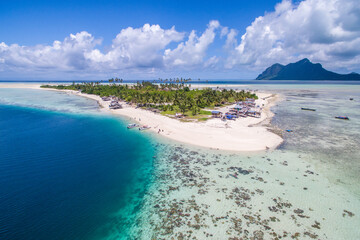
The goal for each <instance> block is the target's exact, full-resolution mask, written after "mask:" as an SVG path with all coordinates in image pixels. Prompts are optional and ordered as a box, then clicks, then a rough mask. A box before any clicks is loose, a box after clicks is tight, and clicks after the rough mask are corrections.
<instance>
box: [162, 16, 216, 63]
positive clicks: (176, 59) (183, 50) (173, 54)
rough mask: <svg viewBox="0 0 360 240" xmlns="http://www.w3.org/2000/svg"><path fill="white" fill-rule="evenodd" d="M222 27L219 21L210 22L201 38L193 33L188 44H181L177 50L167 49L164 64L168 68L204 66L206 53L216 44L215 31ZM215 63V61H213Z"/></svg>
mask: <svg viewBox="0 0 360 240" xmlns="http://www.w3.org/2000/svg"><path fill="white" fill-rule="evenodd" d="M219 27H220V23H219V22H218V21H215V20H213V21H210V23H209V24H208V27H207V29H206V30H205V32H204V33H203V34H202V35H201V36H197V35H196V32H195V31H194V30H193V31H191V33H190V35H189V38H188V40H187V41H186V42H181V43H180V44H179V45H178V46H177V47H176V48H175V49H173V50H171V49H166V50H165V53H164V62H165V64H166V65H167V66H168V67H198V66H199V65H202V64H203V60H204V57H205V56H206V51H207V49H208V48H209V46H210V44H211V43H213V42H214V39H215V34H216V33H215V30H216V29H217V28H219ZM212 62H213V60H212Z"/></svg>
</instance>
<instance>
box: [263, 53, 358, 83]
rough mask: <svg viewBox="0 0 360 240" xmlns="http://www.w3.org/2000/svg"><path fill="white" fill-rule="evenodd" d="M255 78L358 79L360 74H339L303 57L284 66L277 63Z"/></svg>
mask: <svg viewBox="0 0 360 240" xmlns="http://www.w3.org/2000/svg"><path fill="white" fill-rule="evenodd" d="M256 80H360V74H357V73H349V74H339V73H334V72H331V71H328V70H326V69H324V68H323V67H322V66H321V64H320V63H312V62H310V60H309V59H307V58H304V59H302V60H300V61H298V62H296V63H289V64H288V65H286V66H284V65H281V64H279V63H276V64H274V65H272V66H271V67H269V68H267V69H266V70H265V71H264V72H262V73H261V74H260V75H259V76H258V77H257V78H256Z"/></svg>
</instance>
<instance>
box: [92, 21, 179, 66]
mask: <svg viewBox="0 0 360 240" xmlns="http://www.w3.org/2000/svg"><path fill="white" fill-rule="evenodd" d="M183 38H184V33H180V32H177V31H176V30H175V28H174V27H172V28H171V29H166V30H164V29H162V28H161V27H160V26H159V25H149V24H145V25H144V26H143V27H142V28H135V29H134V28H132V27H128V28H126V29H123V30H121V32H120V33H119V34H118V35H117V36H116V38H115V39H114V40H113V43H112V45H111V49H110V50H109V51H108V52H107V53H101V52H100V51H99V50H98V49H95V50H93V51H92V52H90V53H88V54H87V55H86V57H87V58H88V59H90V60H91V61H92V62H93V63H100V64H94V65H97V66H99V67H101V68H104V67H105V66H107V67H110V68H111V69H126V68H142V67H146V68H148V67H162V66H163V59H162V57H163V51H164V48H165V47H166V46H167V45H168V44H169V43H171V42H178V41H180V40H182V39H183Z"/></svg>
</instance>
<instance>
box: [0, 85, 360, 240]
mask: <svg viewBox="0 0 360 240" xmlns="http://www.w3.org/2000/svg"><path fill="white" fill-rule="evenodd" d="M334 86H335V85H324V86H320V85H301V86H299V85H266V86H265V85H264V86H263V85H256V86H249V87H248V88H249V89H250V88H252V89H261V90H273V91H276V92H278V93H280V94H281V95H282V96H283V97H284V101H282V102H279V103H278V104H277V106H275V107H274V108H273V111H274V112H275V113H276V115H275V117H274V119H273V121H272V124H273V125H274V126H275V127H277V128H279V129H282V130H285V129H292V130H293V132H291V133H286V132H285V131H283V136H284V139H285V142H284V144H282V145H281V146H280V148H279V149H278V150H275V151H274V152H269V153H266V152H264V153H252V154H239V153H229V152H222V151H215V150H207V149H204V148H197V147H192V146H186V145H179V144H178V143H175V142H173V141H169V140H167V139H161V138H158V137H157V136H155V135H153V134H149V133H146V134H139V133H138V131H131V132H129V131H127V130H125V126H126V122H125V121H123V120H119V119H117V118H116V119H114V118H113V117H110V116H105V117H104V116H103V115H99V114H97V113H98V112H99V109H98V106H97V103H96V102H95V101H92V100H89V99H86V98H81V97H78V96H73V95H68V94H65V93H58V92H47V91H39V90H19V89H12V90H11V91H6V93H5V92H4V91H5V90H3V89H0V104H2V105H1V109H0V126H1V128H0V131H1V135H0V136H6V137H5V138H4V137H2V138H0V156H2V157H3V158H2V159H5V161H4V160H1V162H0V164H2V165H3V167H2V168H1V171H2V172H1V177H0V179H1V187H0V190H1V192H2V193H3V192H5V193H6V194H1V198H0V201H2V204H1V205H0V207H2V209H1V212H5V213H6V214H4V215H3V216H2V217H1V218H0V226H1V227H0V236H4V237H3V238H4V239H14V238H15V239H17V238H21V239H24V238H26V239H35V238H34V236H37V238H36V239H49V238H51V239H128V238H130V239H131V238H132V239H150V238H151V237H155V238H156V239H169V237H170V236H179V235H176V234H177V233H182V234H184V235H186V236H190V235H191V236H197V237H198V239H204V238H209V237H210V238H211V236H212V239H224V238H223V236H228V237H231V236H242V235H243V236H244V237H251V236H254V234H259V231H261V232H263V234H265V237H267V238H265V239H268V238H273V237H274V235H273V234H274V233H275V234H276V235H277V236H282V237H283V238H286V237H288V238H290V237H293V236H294V238H296V236H298V235H297V233H299V234H300V235H299V236H300V238H298V239H306V238H311V236H315V235H317V236H318V238H321V239H334V237H336V239H358V238H360V233H359V231H358V230H357V226H358V225H359V224H360V218H359V216H360V201H359V195H360V181H359V180H360V179H359V175H358V172H359V170H360V157H359V156H360V154H359V150H358V149H360V145H359V137H360V111H359V108H360V104H359V103H360V91H359V90H360V89H359V86H357V85H354V86H348V85H338V86H337V87H334ZM350 97H353V98H354V101H350V100H349V98H350ZM44 100H45V101H44ZM14 105H15V106H14ZM301 107H310V108H316V110H317V111H316V112H308V111H301V110H300V108H301ZM39 109H40V110H39ZM79 113H80V114H79ZM337 115H347V116H349V117H350V121H342V120H337V119H335V118H334V116H337ZM59 146H61V148H59ZM9 149H10V150H9ZM195 153H196V154H195ZM154 155H156V156H157V157H156V158H153V156H154ZM234 167H235V168H234ZM238 168H241V169H242V171H243V170H246V171H249V173H248V174H239V175H238V178H234V177H232V175H233V174H234V173H236V172H237V171H238ZM250 170H251V171H252V172H250ZM245 173H246V172H245ZM231 174H232V175H231ZM225 188H226V189H225ZM237 188H238V189H240V192H239V190H236V189H237ZM239 194H240V195H239ZM248 195H249V196H248ZM39 196H41V197H39ZM244 196H245V197H244ZM236 197H237V198H239V197H240V200H238V203H236V202H235V201H233V199H235V198H236ZM249 197H250V198H249ZM274 199H277V200H276V201H278V202H277V203H276V202H274ZM218 200H219V201H218ZM193 201H195V203H194V202H193ZM279 202H280V203H281V206H283V207H279V204H278V203H279ZM174 204H175V205H174ZM157 205H158V206H157ZM290 205H291V206H290ZM180 206H181V207H180ZM183 206H185V207H187V208H188V210H187V212H186V211H185V210H184V211H185V212H179V211H178V209H181V208H182V207H183ZM274 206H276V207H275V208H273V207H274ZM284 206H285V207H284ZM269 207H270V208H271V209H273V210H271V211H270V210H269ZM184 209H185V208H184ZM274 209H275V210H277V211H275V210H274ZM298 209H300V210H302V211H304V213H303V214H298V213H294V211H298ZM229 211H232V213H231V212H229ZM284 211H285V212H284ZM346 211H348V212H350V213H351V214H355V215H354V216H353V215H351V214H350V213H348V212H346ZM14 212H15V214H14ZM179 213H181V214H179ZM182 213H185V214H190V215H189V216H188V217H187V216H186V215H183V214H182ZM195 214H198V216H200V217H201V221H200V224H199V223H197V222H196V219H197V217H195ZM227 215H228V217H227V218H226V216H227ZM292 215H294V216H292ZM174 216H175V217H176V218H175V219H176V221H172V220H171V219H174ZM202 218H203V219H202ZM19 219H21V220H19ZM234 219H235V220H234ZM254 219H257V220H256V221H255V220H254ZM259 219H260V220H259ZM239 220H241V221H242V224H240V225H236V226H237V227H236V226H235V221H239ZM189 222H190V224H189ZM316 222H317V223H319V225H317V223H316ZM198 225H199V226H198ZM215 225H217V226H215ZM220 226H223V227H220ZM228 226H230V227H229V228H227V227H228ZM239 226H241V227H240V228H238V227H239ZM314 226H315V227H314ZM267 227H270V229H271V230H267ZM189 231H191V232H192V233H191V234H190V232H189ZM284 232H286V234H287V235H286V234H285V233H284ZM34 233H35V234H34ZM189 234H190V235H189ZM207 234H208V235H207ZM210 234H212V235H210ZM284 234H285V235H286V236H285V237H284ZM3 238H2V239H3ZM185 239H186V237H185Z"/></svg>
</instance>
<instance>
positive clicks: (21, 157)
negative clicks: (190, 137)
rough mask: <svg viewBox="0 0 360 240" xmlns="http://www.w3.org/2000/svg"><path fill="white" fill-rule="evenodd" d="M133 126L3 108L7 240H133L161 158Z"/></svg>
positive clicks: (1, 179)
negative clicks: (155, 158) (155, 159)
mask: <svg viewBox="0 0 360 240" xmlns="http://www.w3.org/2000/svg"><path fill="white" fill-rule="evenodd" d="M126 124H127V123H126V122H124V121H122V120H119V119H115V118H112V117H106V116H105V117H103V116H97V115H86V114H73V113H62V112H56V111H49V110H42V109H36V108H31V107H24V106H13V105H1V104H0V213H1V214H0V239H2V240H4V239H9V240H10V239H11V240H15V239H24V240H31V239H36V240H41V239H104V238H108V237H109V236H112V237H116V238H119V239H121V238H124V239H126V236H127V234H128V233H127V231H129V229H130V228H131V225H132V224H134V222H133V218H134V217H135V216H136V213H137V210H138V209H139V207H140V206H141V204H142V197H143V195H144V194H145V192H146V190H147V188H148V187H149V185H150V182H151V180H150V179H151V171H152V161H153V155H154V146H153V143H152V142H151V140H150V138H149V137H146V136H144V135H143V134H140V133H138V131H137V132H135V131H132V132H130V131H129V130H127V129H126V127H125V126H126Z"/></svg>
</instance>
